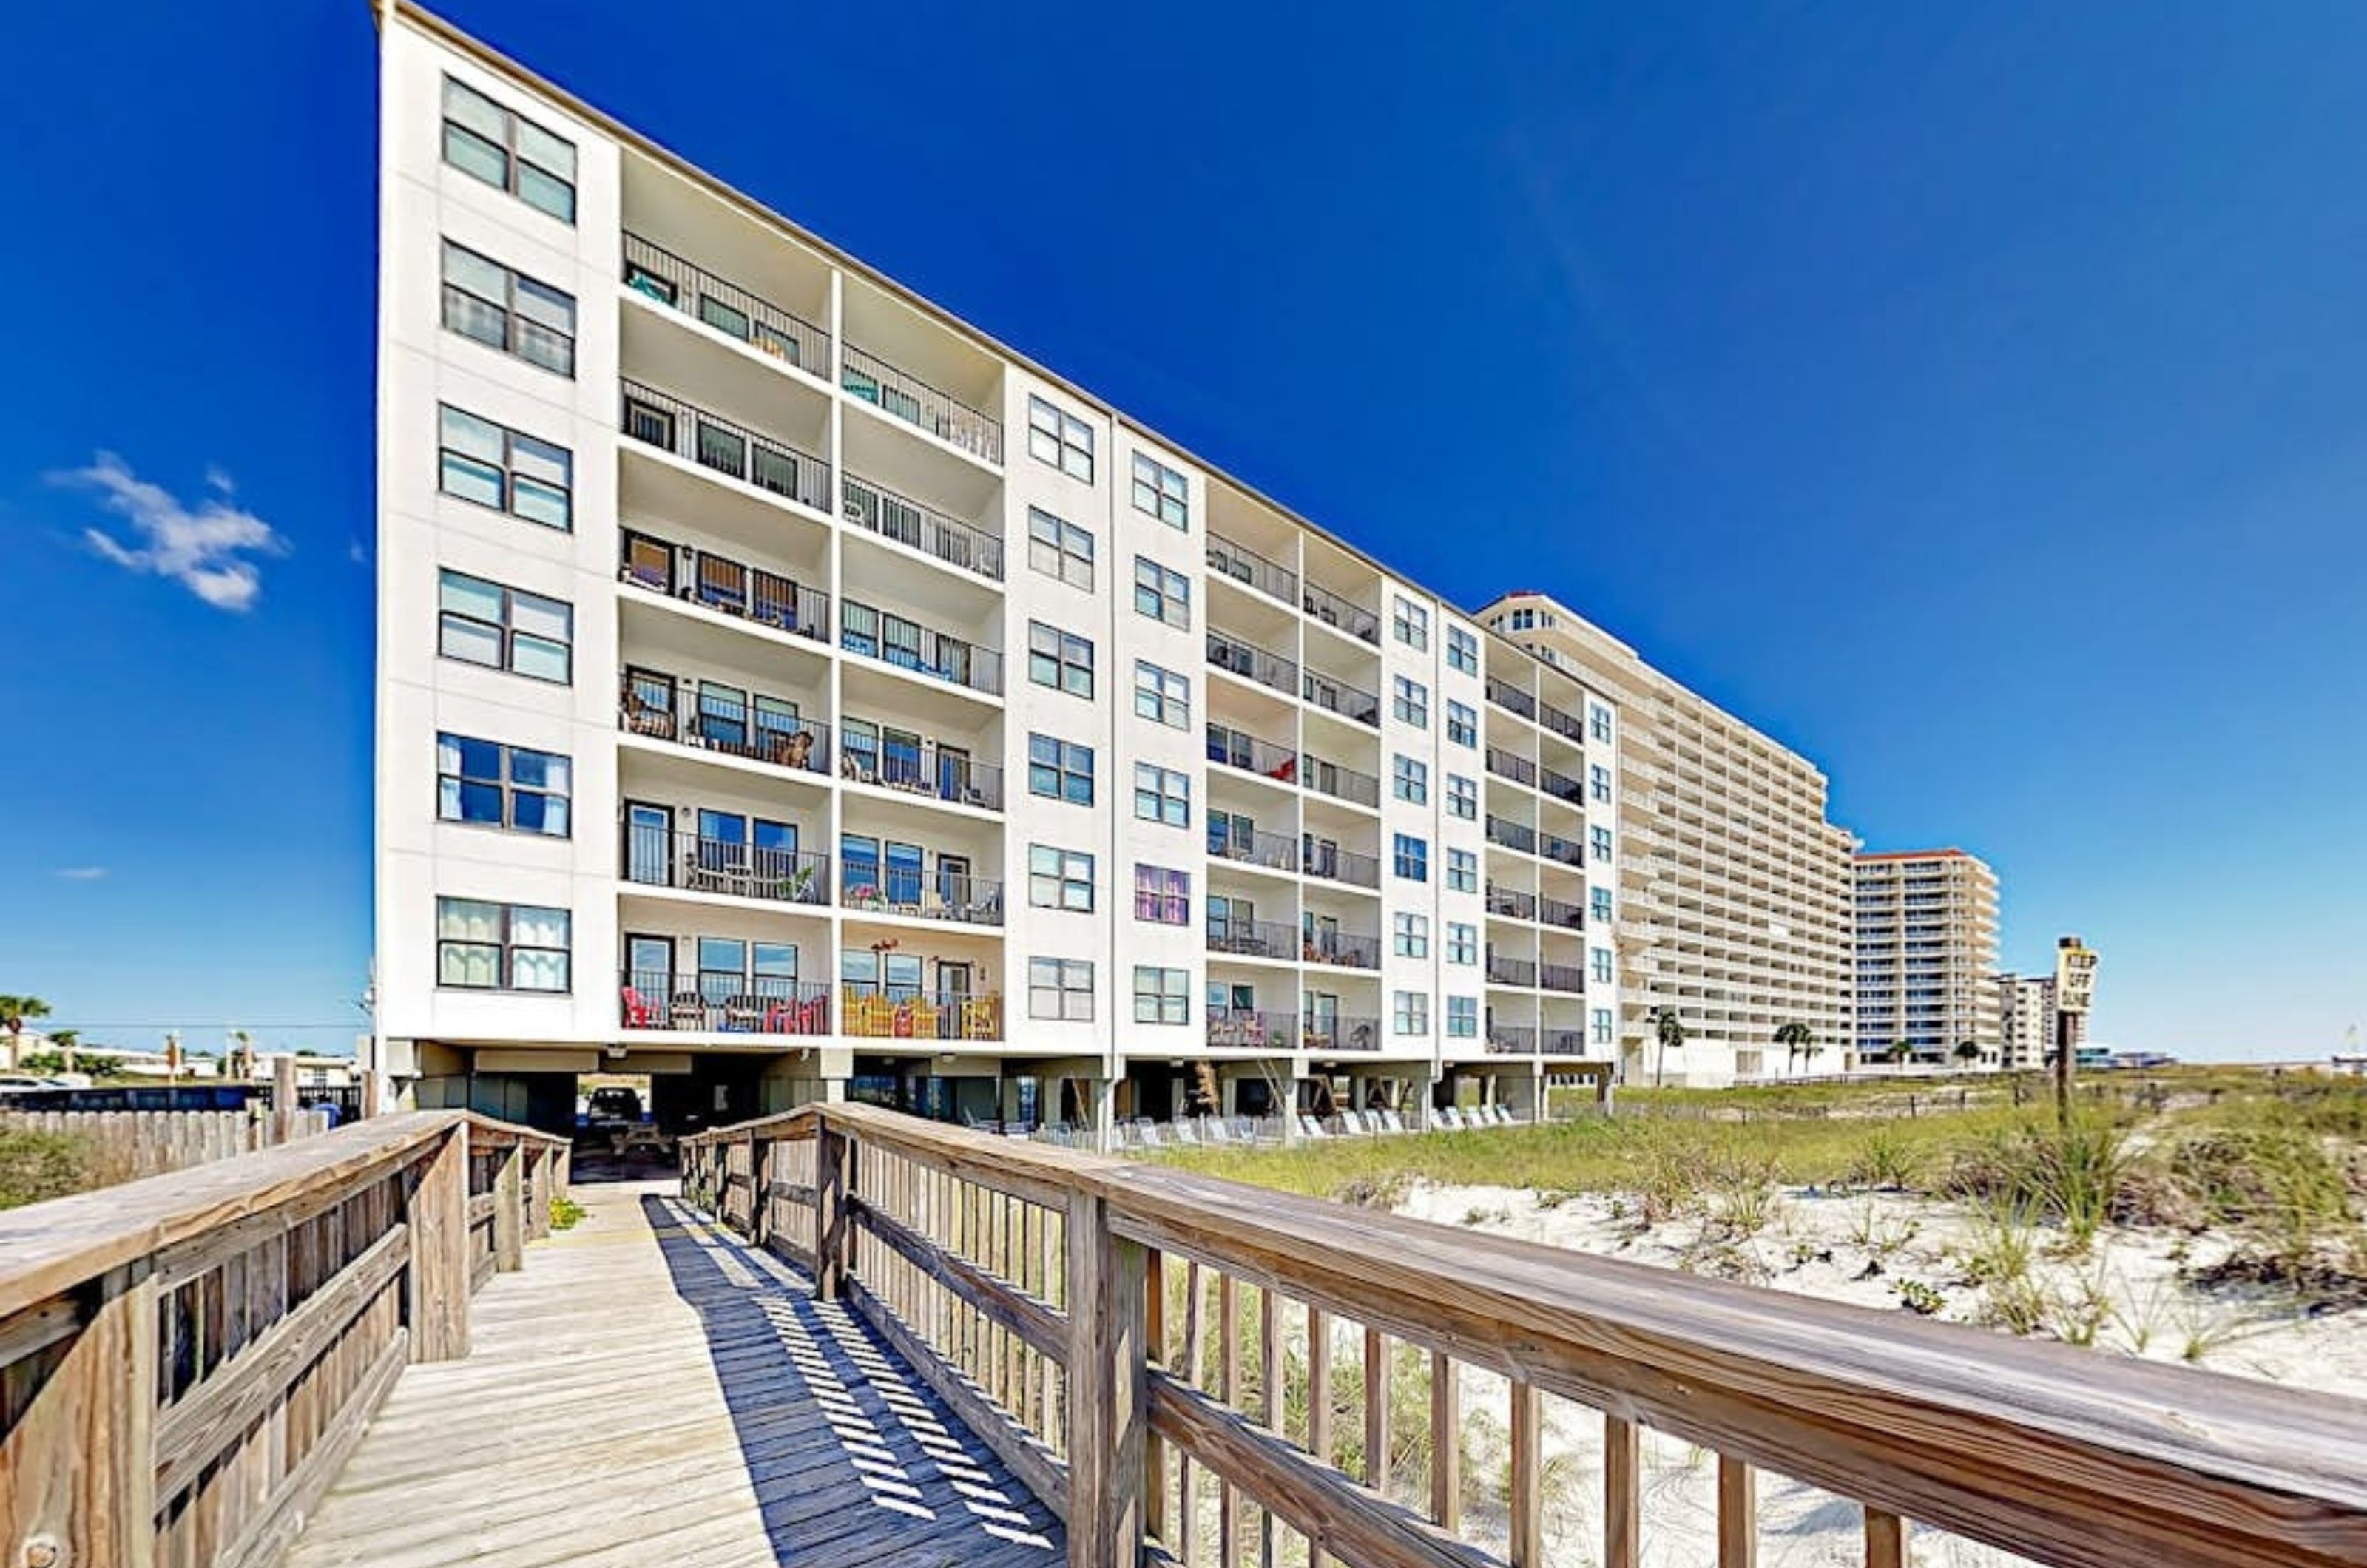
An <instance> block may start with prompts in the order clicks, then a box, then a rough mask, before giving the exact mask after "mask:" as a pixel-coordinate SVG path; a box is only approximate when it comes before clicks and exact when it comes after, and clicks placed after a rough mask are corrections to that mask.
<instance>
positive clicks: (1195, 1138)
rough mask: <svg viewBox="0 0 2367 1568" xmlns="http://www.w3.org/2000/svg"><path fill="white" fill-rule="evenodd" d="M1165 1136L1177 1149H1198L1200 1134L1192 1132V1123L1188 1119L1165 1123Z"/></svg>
mask: <svg viewBox="0 0 2367 1568" xmlns="http://www.w3.org/2000/svg"><path fill="white" fill-rule="evenodd" d="M1167 1136H1168V1137H1169V1138H1170V1139H1172V1141H1173V1142H1174V1144H1175V1145H1176V1146H1177V1147H1179V1148H1198V1147H1199V1146H1200V1134H1198V1133H1197V1132H1195V1131H1194V1130H1193V1126H1192V1122H1191V1121H1190V1119H1189V1118H1184V1119H1183V1120H1180V1121H1174V1122H1169V1123H1167Z"/></svg>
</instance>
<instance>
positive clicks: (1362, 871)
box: [1300, 840, 1381, 887]
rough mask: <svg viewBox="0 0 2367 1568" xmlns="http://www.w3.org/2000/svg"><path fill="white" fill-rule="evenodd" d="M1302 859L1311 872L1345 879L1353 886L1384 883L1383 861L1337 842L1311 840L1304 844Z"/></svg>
mask: <svg viewBox="0 0 2367 1568" xmlns="http://www.w3.org/2000/svg"><path fill="white" fill-rule="evenodd" d="M1300 860H1301V862H1302V864H1303V869H1304V870H1305V871H1306V873H1307V874H1308V875H1309V876H1319V877H1322V878H1323V879H1324V880H1325V881H1327V882H1344V883H1346V884H1347V885H1348V886H1351V887H1378V886H1380V885H1381V863H1380V862H1379V861H1377V860H1375V859H1374V858H1373V857H1372V856H1371V855H1365V854H1358V853H1357V852H1355V851H1353V850H1343V849H1341V848H1340V847H1339V846H1338V845H1336V844H1332V843H1329V842H1325V841H1322V840H1308V842H1307V843H1305V844H1304V845H1303V846H1302V849H1301V854H1300Z"/></svg>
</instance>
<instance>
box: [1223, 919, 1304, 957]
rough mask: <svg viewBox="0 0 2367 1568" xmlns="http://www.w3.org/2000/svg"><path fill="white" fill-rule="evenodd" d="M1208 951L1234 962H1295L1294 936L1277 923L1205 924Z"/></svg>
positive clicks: (1241, 921) (1291, 930)
mask: <svg viewBox="0 0 2367 1568" xmlns="http://www.w3.org/2000/svg"><path fill="white" fill-rule="evenodd" d="M1207 942H1208V951H1209V952H1210V953H1229V954H1231V955H1232V956H1234V957H1236V958H1281V959H1287V960H1290V961H1293V962H1296V961H1297V957H1298V933H1297V931H1294V930H1293V929H1292V928H1291V927H1290V926H1289V925H1287V924H1285V922H1283V921H1280V920H1215V919H1212V920H1210V921H1209V922H1208V927H1207Z"/></svg>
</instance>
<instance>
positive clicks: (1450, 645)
mask: <svg viewBox="0 0 2367 1568" xmlns="http://www.w3.org/2000/svg"><path fill="white" fill-rule="evenodd" d="M1446 667H1447V668H1448V669H1449V670H1460V671H1463V672H1464V673H1465V674H1466V675H1477V674H1478V673H1479V634H1478V632H1475V631H1473V630H1472V629H1471V628H1470V627H1468V626H1449V627H1447V628H1446Z"/></svg>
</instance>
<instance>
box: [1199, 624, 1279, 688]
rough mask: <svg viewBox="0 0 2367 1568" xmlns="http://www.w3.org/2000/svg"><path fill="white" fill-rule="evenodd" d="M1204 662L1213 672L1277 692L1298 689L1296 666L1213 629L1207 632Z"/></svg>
mask: <svg viewBox="0 0 2367 1568" xmlns="http://www.w3.org/2000/svg"><path fill="white" fill-rule="evenodd" d="M1208 662H1209V663H1211V664H1213V665H1215V666H1216V667H1217V669H1219V670H1223V671H1229V672H1230V673H1232V674H1235V675H1239V676H1240V678H1241V679H1243V680H1244V681H1255V682H1257V683H1258V684H1259V685H1261V686H1271V687H1273V688H1274V690H1275V691H1277V692H1296V691H1297V690H1298V666H1297V664H1295V663H1293V662H1292V661H1291V660H1287V659H1285V658H1283V657H1282V656H1281V655H1280V654H1275V653H1268V652H1267V651H1266V650H1265V649H1262V648H1256V647H1252V646H1251V644H1249V643H1246V642H1243V641H1242V640H1241V639H1240V638H1239V637H1229V636H1227V635H1226V634H1225V633H1223V632H1220V631H1217V630H1216V629H1215V628H1214V627H1211V628H1209V631H1208Z"/></svg>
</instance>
